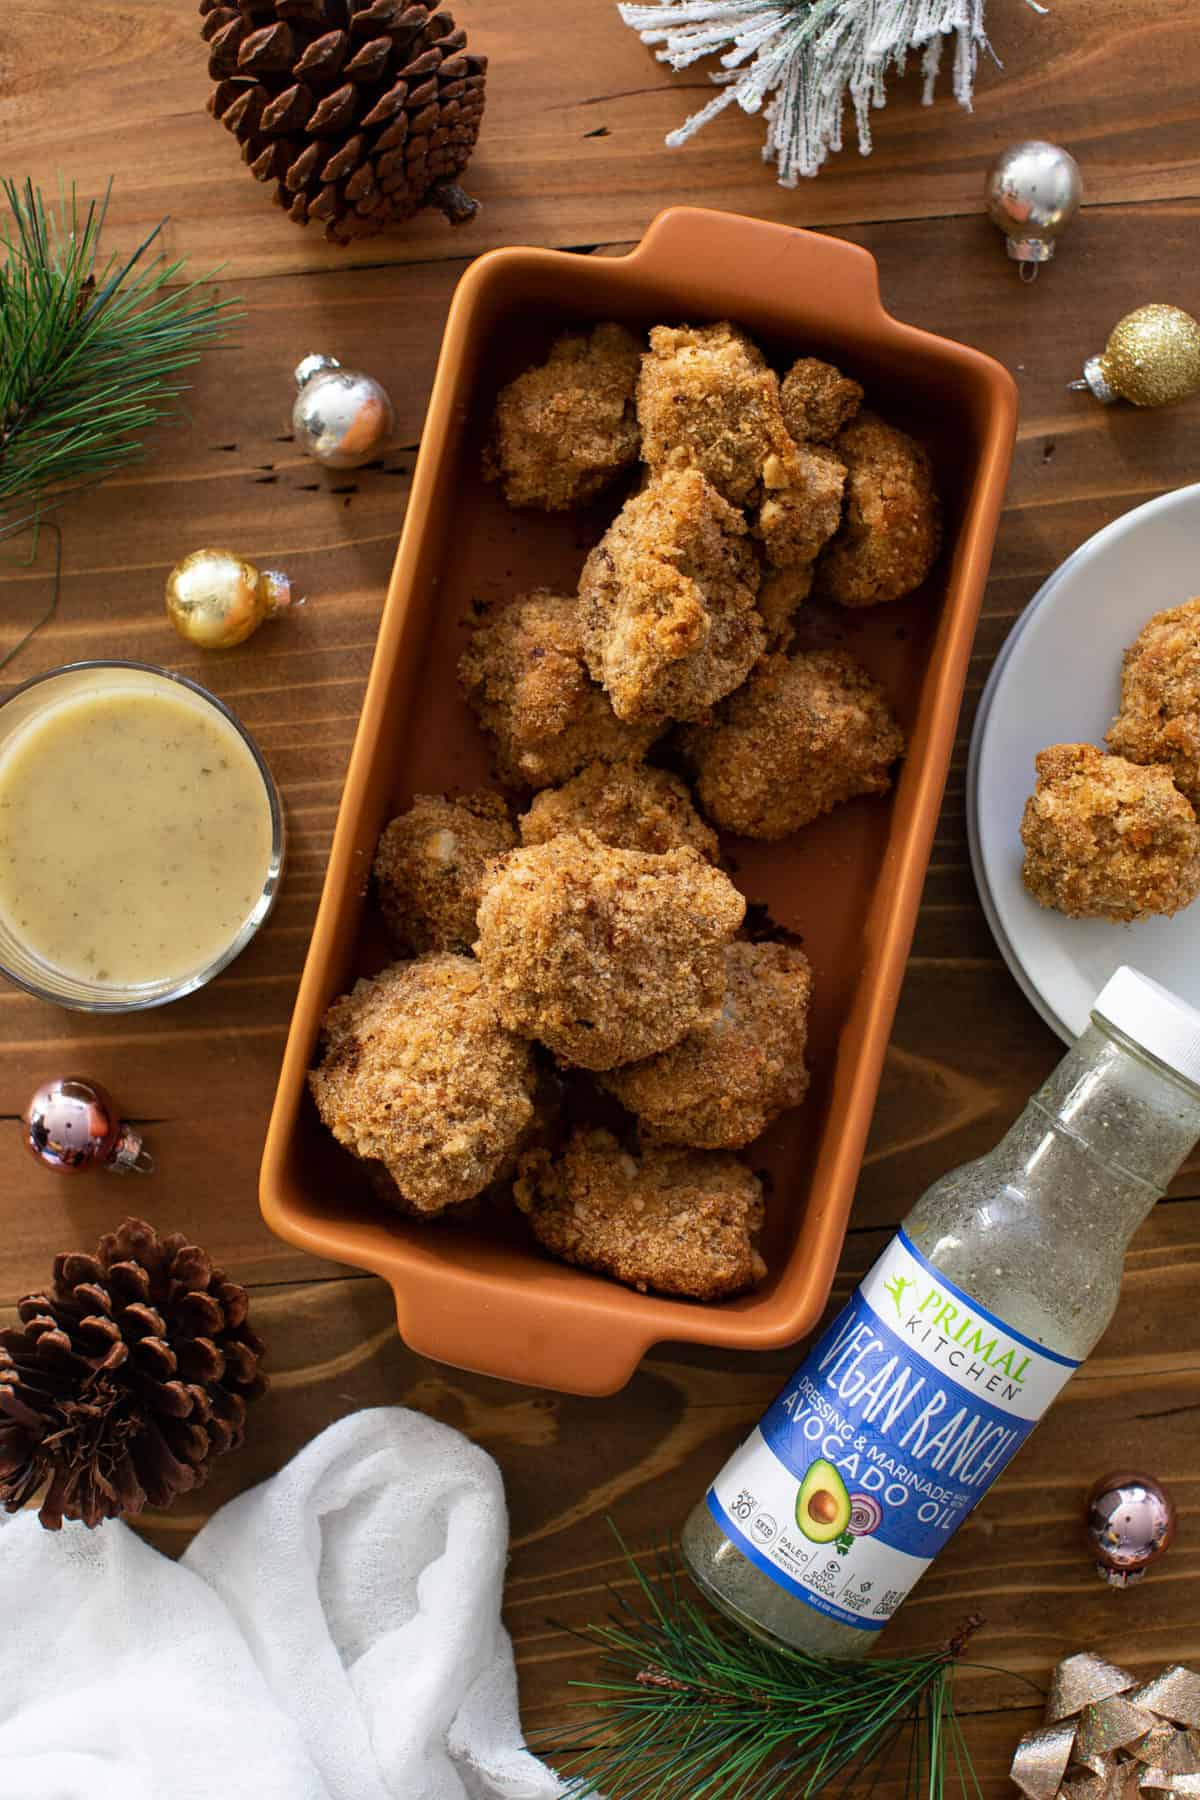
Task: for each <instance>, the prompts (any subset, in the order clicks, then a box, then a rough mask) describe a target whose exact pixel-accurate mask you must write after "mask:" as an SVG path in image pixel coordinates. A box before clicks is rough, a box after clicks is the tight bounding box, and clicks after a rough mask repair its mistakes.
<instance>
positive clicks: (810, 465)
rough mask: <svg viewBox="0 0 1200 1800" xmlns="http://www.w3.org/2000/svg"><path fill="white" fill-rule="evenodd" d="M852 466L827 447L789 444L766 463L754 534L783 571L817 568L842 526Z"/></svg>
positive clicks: (769, 558) (769, 556)
mask: <svg viewBox="0 0 1200 1800" xmlns="http://www.w3.org/2000/svg"><path fill="white" fill-rule="evenodd" d="M845 485H846V465H845V463H844V462H842V461H841V459H840V458H839V457H837V456H835V455H834V453H833V451H832V450H827V449H826V448H825V447H824V445H822V444H791V443H786V444H784V445H783V446H782V447H781V449H780V450H779V451H778V452H776V451H774V450H773V451H772V452H771V454H770V455H769V456H768V457H767V460H766V462H765V463H764V464H763V500H762V505H761V506H760V507H759V509H758V520H757V523H756V524H755V527H754V535H755V537H757V538H761V539H762V546H763V549H764V550H765V551H766V554H767V561H768V562H770V563H774V564H775V566H776V567H777V568H791V567H793V566H795V565H797V564H801V565H803V564H811V563H813V562H814V561H815V560H816V558H817V556H818V555H819V554H820V552H821V550H822V549H823V548H824V546H825V545H826V544H827V543H828V542H829V539H830V538H831V537H832V536H833V534H834V532H835V531H836V530H837V528H838V526H839V525H840V524H841V522H842V490H843V489H844V488H845Z"/></svg>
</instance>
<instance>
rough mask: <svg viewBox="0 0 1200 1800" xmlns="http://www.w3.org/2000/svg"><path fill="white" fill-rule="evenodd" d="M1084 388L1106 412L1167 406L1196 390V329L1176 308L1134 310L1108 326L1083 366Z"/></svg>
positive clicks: (1199, 350) (1199, 328)
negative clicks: (1118, 406) (1127, 405)
mask: <svg viewBox="0 0 1200 1800" xmlns="http://www.w3.org/2000/svg"><path fill="white" fill-rule="evenodd" d="M1070 386H1071V387H1072V388H1079V389H1082V388H1087V389H1089V390H1090V391H1091V392H1092V393H1093V394H1094V395H1095V396H1096V399H1097V400H1103V401H1104V403H1105V405H1106V406H1110V405H1111V404H1112V402H1113V401H1114V400H1129V401H1131V402H1132V403H1133V405H1134V406H1171V405H1173V404H1174V402H1175V401H1176V400H1186V399H1187V397H1188V395H1189V394H1194V393H1195V392H1196V391H1197V389H1200V325H1198V324H1197V323H1196V321H1195V319H1193V318H1192V316H1191V314H1190V313H1185V312H1183V311H1182V310H1181V309H1180V308H1179V307H1178V306H1161V305H1158V304H1157V303H1155V304H1153V305H1150V306H1139V307H1138V309H1137V311H1136V312H1131V313H1126V315H1125V317H1124V318H1123V319H1122V320H1121V321H1120V323H1119V324H1117V325H1114V327H1113V330H1112V334H1111V336H1110V337H1109V340H1108V343H1107V344H1106V345H1105V346H1104V350H1103V353H1102V354H1101V355H1100V356H1091V357H1089V358H1088V360H1087V362H1086V363H1085V364H1084V366H1083V379H1082V380H1081V381H1072V382H1071V383H1070Z"/></svg>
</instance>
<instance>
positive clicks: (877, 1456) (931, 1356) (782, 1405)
mask: <svg viewBox="0 0 1200 1800" xmlns="http://www.w3.org/2000/svg"><path fill="white" fill-rule="evenodd" d="M1078 1366H1079V1365H1078V1363H1075V1362H1071V1361H1069V1360H1068V1359H1067V1358H1066V1357H1065V1356H1059V1355H1057V1354H1056V1353H1055V1352H1054V1351H1052V1350H1047V1349H1045V1348H1044V1347H1042V1346H1041V1345H1039V1344H1035V1343H1034V1342H1033V1341H1032V1340H1031V1339H1030V1338H1027V1337H1024V1336H1023V1335H1022V1334H1021V1333H1020V1332H1018V1331H1014V1330H1013V1329H1012V1327H1011V1326H1008V1325H1005V1324H1004V1322H1003V1321H1002V1320H1000V1319H998V1318H996V1317H995V1315H994V1314H992V1313H990V1312H987V1311H985V1309H984V1308H983V1307H981V1306H978V1305H977V1304H976V1303H975V1301H973V1300H972V1299H971V1298H970V1297H969V1296H968V1295H967V1294H964V1293H963V1291H962V1289H961V1288H958V1287H956V1286H955V1285H954V1283H953V1282H951V1281H948V1280H947V1279H946V1277H945V1276H944V1275H943V1274H941V1273H940V1272H939V1270H937V1269H935V1268H934V1266H933V1264H932V1263H929V1262H927V1261H926V1260H925V1258H924V1257H923V1256H922V1255H921V1253H920V1251H919V1250H917V1248H916V1247H915V1245H914V1244H912V1243H911V1242H910V1240H909V1239H908V1238H907V1237H906V1236H905V1234H904V1233H903V1232H901V1233H900V1234H899V1236H898V1237H896V1238H894V1239H893V1240H892V1242H891V1243H890V1244H889V1245H888V1247H887V1249H886V1250H885V1251H884V1253H883V1255H882V1256H881V1257H880V1259H879V1261H878V1262H877V1263H876V1264H875V1266H874V1268H873V1269H872V1270H871V1272H870V1274H869V1275H868V1276H867V1277H866V1279H865V1280H864V1282H863V1284H862V1286H861V1287H860V1288H859V1289H858V1290H857V1292H856V1293H855V1294H854V1295H853V1297H852V1298H851V1300H850V1302H849V1304H848V1305H847V1306H846V1307H845V1308H844V1310H843V1311H842V1312H840V1313H839V1314H838V1316H837V1318H836V1319H835V1320H834V1321H833V1323H832V1325H830V1327H829V1329H828V1330H827V1331H826V1332H824V1333H823V1335H822V1336H821V1337H820V1338H819V1339H818V1340H817V1342H816V1343H815V1344H814V1345H813V1348H812V1349H811V1351H810V1352H809V1354H808V1357H807V1358H806V1360H805V1361H804V1362H803V1363H802V1364H801V1366H800V1368H799V1369H798V1370H797V1371H796V1373H795V1375H794V1376H793V1377H792V1379H791V1381H789V1382H788V1384H787V1386H786V1387H785V1388H784V1390H783V1392H782V1393H781V1394H780V1395H779V1397H778V1398H777V1399H776V1400H775V1401H774V1402H773V1404H772V1405H771V1406H770V1408H769V1409H768V1410H767V1412H766V1413H765V1414H764V1415H763V1418H762V1419H761V1421H760V1422H759V1425H758V1428H757V1429H756V1430H755V1432H754V1433H753V1435H752V1436H751V1437H750V1438H748V1439H747V1441H746V1442H745V1443H744V1444H743V1445H742V1447H741V1449H740V1450H738V1451H736V1452H735V1453H734V1455H733V1456H732V1457H731V1458H730V1460H729V1461H728V1462H727V1463H726V1465H725V1467H724V1468H723V1469H722V1470H721V1473H720V1474H719V1475H718V1476H717V1479H716V1480H715V1481H714V1483H713V1485H712V1487H711V1488H710V1489H709V1491H708V1507H709V1511H710V1512H711V1513H712V1516H713V1518H714V1519H715V1520H716V1522H717V1524H718V1525H719V1526H720V1527H721V1529H722V1531H724V1532H725V1534H726V1536H727V1537H729V1538H730V1539H731V1540H732V1541H733V1543H735V1544H736V1545H737V1547H738V1549H739V1550H740V1551H741V1552H742V1554H743V1556H747V1557H749V1559H750V1561H751V1562H753V1563H755V1564H757V1566H758V1567H759V1568H760V1569H762V1570H763V1571H764V1573H766V1574H767V1575H769V1576H770V1577H771V1579H772V1580H773V1581H776V1582H778V1583H779V1585H780V1587H783V1588H786V1589H787V1590H788V1592H789V1593H791V1594H794V1595H795V1596H796V1598H797V1599H799V1600H803V1601H804V1602H805V1603H806V1604H807V1605H809V1606H812V1607H815V1608H816V1610H817V1611H818V1612H822V1613H825V1614H827V1615H828V1617H829V1618H831V1619H836V1620H838V1621H839V1622H840V1623H841V1624H843V1625H853V1626H857V1627H858V1628H859V1629H860V1630H863V1631H880V1630H882V1628H883V1626H884V1625H886V1623H887V1621H888V1620H889V1619H890V1618H891V1616H892V1614H893V1613H894V1612H895V1610H896V1608H897V1607H898V1606H899V1604H900V1602H901V1601H902V1600H903V1599H904V1597H905V1595H906V1594H907V1593H908V1591H909V1589H910V1588H911V1587H912V1586H913V1585H914V1583H915V1582H917V1581H918V1580H919V1579H920V1577H921V1576H922V1575H923V1574H924V1572H925V1570H926V1569H927V1568H928V1567H929V1565H930V1563H931V1562H932V1561H933V1559H934V1557H935V1556H936V1555H937V1553H938V1551H939V1550H940V1549H941V1548H942V1546H943V1544H945V1542H946V1540H947V1539H948V1538H949V1536H950V1534H951V1532H953V1531H956V1530H957V1529H958V1527H959V1526H960V1525H961V1524H962V1522H963V1520H964V1519H965V1518H966V1516H967V1514H968V1513H969V1512H970V1511H971V1509H972V1507H974V1506H975V1504H976V1503H977V1502H978V1501H979V1500H980V1499H981V1498H982V1496H983V1494H984V1493H985V1492H986V1490H987V1489H988V1488H989V1487H990V1486H991V1484H992V1482H993V1481H995V1479H996V1477H997V1475H999V1473H1000V1471H1001V1469H1003V1468H1004V1466H1005V1464H1006V1463H1007V1462H1008V1461H1009V1460H1010V1458H1011V1457H1013V1456H1015V1454H1016V1452H1017V1451H1018V1450H1019V1449H1020V1447H1021V1445H1022V1444H1023V1443H1024V1442H1025V1439H1026V1438H1027V1437H1028V1436H1029V1433H1030V1432H1031V1431H1032V1430H1033V1428H1034V1426H1035V1425H1036V1424H1037V1422H1038V1420H1039V1419H1040V1418H1041V1416H1042V1414H1043V1413H1044V1412H1045V1410H1046V1408H1047V1407H1048V1406H1049V1404H1050V1402H1051V1401H1052V1400H1053V1399H1054V1396H1055V1395H1056V1394H1057V1393H1058V1391H1059V1389H1060V1388H1061V1387H1062V1386H1063V1384H1064V1383H1065V1382H1066V1381H1067V1380H1068V1379H1069V1377H1070V1376H1071V1374H1072V1373H1073V1371H1074V1370H1075V1369H1077V1368H1078Z"/></svg>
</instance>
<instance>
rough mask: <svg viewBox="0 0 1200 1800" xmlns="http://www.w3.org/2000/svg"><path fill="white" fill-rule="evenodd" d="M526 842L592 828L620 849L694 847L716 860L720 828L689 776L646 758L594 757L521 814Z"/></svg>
mask: <svg viewBox="0 0 1200 1800" xmlns="http://www.w3.org/2000/svg"><path fill="white" fill-rule="evenodd" d="M518 824H519V826H520V830H521V842H522V843H523V844H547V843H549V842H550V840H551V838H556V837H562V836H563V834H564V833H568V834H570V833H578V832H580V831H590V832H591V833H592V834H593V836H594V837H598V838H599V840H600V842H601V843H602V844H608V845H609V846H611V847H612V848H614V849H617V850H647V851H649V852H650V853H651V854H652V855H654V856H661V855H663V854H664V853H665V852H666V851H668V850H686V849H692V850H697V851H699V853H700V855H701V856H704V857H707V858H708V860H709V861H710V862H714V861H715V860H716V857H717V834H716V832H715V831H713V830H712V829H711V828H710V827H709V826H708V825H706V824H705V823H704V820H703V819H702V818H701V817H700V814H699V813H698V812H697V811H696V808H695V807H694V806H693V804H692V796H691V794H690V793H689V792H688V789H687V785H686V783H685V782H682V781H680V779H679V777H678V776H677V775H669V774H668V773H667V771H666V770H665V769H650V768H647V767H646V765H645V764H644V763H590V764H589V765H588V767H587V768H586V769H584V770H583V771H582V773H581V774H579V775H576V776H575V778H574V780H573V781H568V782H567V783H566V785H565V786H564V787H560V788H546V789H544V790H543V792H542V793H540V794H537V795H535V797H534V801H533V805H532V806H531V807H530V809H529V811H528V812H527V813H525V814H524V815H523V816H522V817H521V819H519V820H518Z"/></svg>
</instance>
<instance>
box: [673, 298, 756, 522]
mask: <svg viewBox="0 0 1200 1800" xmlns="http://www.w3.org/2000/svg"><path fill="white" fill-rule="evenodd" d="M637 409H638V418H639V420H640V421H641V427H642V457H643V460H644V461H645V462H647V463H649V465H650V467H651V468H652V469H659V468H668V467H670V468H681V467H691V468H694V469H699V470H700V472H701V474H702V475H704V476H705V477H706V479H707V480H708V481H710V482H711V483H712V485H713V487H715V488H716V490H717V492H718V493H719V494H720V495H722V497H723V498H724V499H726V500H729V501H731V502H732V503H733V504H734V505H735V506H746V505H748V504H749V502H750V501H751V500H753V499H754V498H755V497H756V494H757V490H758V486H759V483H760V481H761V480H762V470H763V464H764V462H765V461H766V459H767V457H768V455H769V454H770V453H771V451H772V450H775V449H777V448H778V446H779V442H780V437H781V435H782V434H783V430H784V426H783V414H782V412H781V411H780V407H779V377H778V376H777V375H776V374H775V372H774V370H772V369H769V368H768V367H767V363H766V358H765V357H764V356H763V353H762V351H761V350H760V349H759V348H758V346H757V345H756V344H753V343H752V342H751V341H750V339H749V338H748V337H747V336H746V334H745V332H744V331H739V330H738V328H737V326H735V325H730V324H729V322H728V321H727V320H725V321H722V323H721V324H719V325H701V326H698V327H693V326H689V325H680V326H674V325H656V326H655V327H654V329H653V331H651V333H650V349H649V352H648V354H647V355H646V356H645V357H643V359H642V372H641V375H640V377H639V379H638V388H637Z"/></svg>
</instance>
